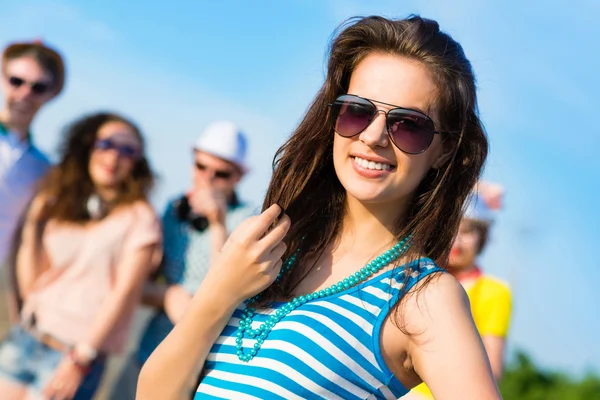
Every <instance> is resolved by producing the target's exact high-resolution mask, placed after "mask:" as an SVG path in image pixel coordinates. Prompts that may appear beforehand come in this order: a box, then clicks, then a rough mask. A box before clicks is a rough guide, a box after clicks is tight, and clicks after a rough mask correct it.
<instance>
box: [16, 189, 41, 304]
mask: <svg viewBox="0 0 600 400" xmlns="http://www.w3.org/2000/svg"><path fill="white" fill-rule="evenodd" d="M45 202H46V198H45V196H43V195H41V194H39V195H38V196H36V197H35V198H34V199H33V201H32V202H31V205H30V207H29V209H28V210H27V213H26V215H25V220H24V222H23V226H22V230H21V238H20V239H21V240H20V243H19V248H18V250H17V255H16V259H15V266H14V268H15V276H16V284H17V289H18V298H16V300H19V299H21V300H22V299H25V298H26V297H27V295H28V294H29V293H30V291H31V290H32V288H33V286H34V284H35V281H36V280H37V279H38V278H39V277H40V275H42V273H44V271H46V270H47V269H48V268H49V263H48V259H47V257H46V254H45V252H44V249H43V245H42V233H43V225H44V221H42V218H41V212H42V208H43V207H44V205H45Z"/></svg>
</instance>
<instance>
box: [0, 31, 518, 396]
mask: <svg viewBox="0 0 600 400" xmlns="http://www.w3.org/2000/svg"><path fill="white" fill-rule="evenodd" d="M65 71H66V69H65V65H64V63H63V58H62V57H61V55H60V53H59V52H58V51H56V50H55V49H53V48H51V47H49V46H47V45H46V44H44V43H41V42H24V43H16V44H12V45H10V46H9V47H7V48H6V49H5V50H4V52H3V54H2V93H3V96H4V98H3V104H2V106H1V109H0V262H1V263H2V264H3V269H4V271H5V272H6V276H7V278H6V279H9V283H10V285H9V286H10V290H9V293H8V294H7V295H8V296H9V302H8V304H9V308H10V309H9V315H10V319H11V321H10V322H11V328H10V332H9V333H8V335H7V336H6V337H5V338H4V339H3V341H2V342H1V343H0V393H3V397H2V398H5V399H25V398H52V399H70V398H75V399H91V398H93V397H94V394H95V393H96V392H97V389H98V387H99V385H100V383H101V381H102V377H103V374H104V371H105V368H106V366H107V361H108V360H109V359H110V357H111V356H113V355H115V354H119V353H121V352H123V350H124V346H125V343H126V341H127V340H128V337H129V334H130V331H131V324H132V320H133V316H134V313H135V311H136V309H137V307H138V306H139V305H140V304H144V305H146V306H148V307H150V308H151V309H152V310H154V311H153V314H152V316H151V317H150V318H149V320H148V322H147V325H146V326H145V328H144V329H143V333H142V335H141V337H140V338H139V340H138V343H137V345H136V346H135V349H134V351H133V352H132V353H131V354H129V355H128V357H127V360H126V362H125V363H124V365H123V367H122V370H121V371H120V373H119V376H118V378H117V380H116V382H115V384H114V385H113V388H112V394H111V395H110V398H114V399H134V398H135V392H136V382H137V377H138V374H139V372H140V369H141V366H142V365H143V364H144V362H145V361H146V360H147V359H148V357H149V356H150V354H151V353H152V352H153V350H154V349H155V348H156V347H157V346H158V344H159V343H160V342H161V341H162V340H163V339H164V338H165V337H166V336H167V334H168V333H169V332H170V331H171V330H172V329H173V327H174V324H176V323H177V321H178V319H179V318H181V316H182V314H183V313H184V311H185V309H186V306H187V304H188V302H189V301H190V300H191V298H192V296H193V294H194V293H195V291H196V289H197V288H198V286H199V285H200V283H201V282H202V280H203V278H204V276H205V274H206V273H207V271H208V269H209V268H210V266H211V258H213V257H215V255H216V254H218V252H219V250H220V249H221V247H222V246H223V244H224V243H225V241H226V239H227V235H228V233H229V232H231V230H232V229H233V228H234V227H235V226H237V225H238V224H239V223H241V222H242V221H243V220H244V219H246V218H247V217H249V216H251V215H252V214H253V213H254V212H255V211H256V208H255V207H253V206H251V205H249V204H246V203H245V202H243V201H242V200H241V197H240V196H239V195H238V193H237V187H238V184H239V182H240V181H241V180H242V179H243V177H244V175H245V174H246V173H247V172H248V171H249V166H248V165H247V162H246V153H247V145H248V137H247V136H246V134H245V133H244V132H243V131H242V129H240V127H238V126H237V125H236V123H235V122H231V121H215V122H213V123H211V124H210V125H208V126H206V127H204V129H203V130H202V131H201V132H198V138H197V141H196V142H195V143H194V145H193V147H192V148H191V149H190V148H186V147H182V148H181V152H182V154H186V153H187V154H188V156H189V160H190V169H191V171H192V174H191V175H192V181H191V182H190V183H189V186H188V189H187V190H186V191H185V192H184V193H179V194H173V197H172V200H171V201H169V202H168V204H167V206H166V208H165V210H164V211H162V213H160V216H157V214H156V212H155V210H154V209H153V207H152V206H151V205H150V203H149V199H148V196H149V194H150V191H151V189H152V187H153V183H154V180H155V176H154V172H153V168H152V166H151V163H150V160H149V159H148V157H147V154H146V148H145V140H144V134H143V132H141V131H140V129H139V128H138V127H137V125H136V123H135V122H134V121H131V120H129V119H128V118H127V117H125V116H123V115H118V114H114V113H107V112H96V113H92V114H89V115H84V116H81V117H80V118H78V119H76V120H74V121H72V122H71V123H70V124H69V125H68V126H67V127H66V129H65V133H64V137H63V138H62V145H61V147H60V155H59V159H58V161H57V163H56V164H54V165H52V164H51V163H50V161H49V159H48V158H47V156H46V155H45V154H44V153H43V152H42V151H40V150H39V149H38V147H36V144H35V139H36V137H35V134H34V133H33V132H31V126H32V123H33V122H34V120H35V118H36V115H37V113H38V112H39V110H40V109H42V108H43V107H44V106H45V105H46V104H47V103H48V102H50V101H52V100H53V99H55V98H56V97H57V96H59V95H60V94H61V91H62V90H63V86H64V83H65V79H66V73H65ZM158 168H159V169H160V166H158ZM182 172H183V171H182ZM501 199H502V188H501V187H499V186H497V185H490V184H484V183H482V184H480V185H479V187H478V189H477V190H476V191H475V192H474V193H473V195H472V198H471V201H470V203H469V204H470V207H469V208H468V209H467V210H466V214H465V217H464V219H463V222H462V223H461V226H460V230H459V233H458V236H457V238H456V240H455V244H454V247H453V249H452V251H451V254H450V263H449V265H450V268H451V272H452V273H453V274H454V275H455V276H456V277H457V278H458V279H459V281H460V282H461V283H463V285H464V287H465V290H466V291H467V294H468V296H469V298H470V300H471V308H472V313H473V316H474V319H475V322H476V325H477V327H478V329H479V331H480V333H481V335H482V338H483V342H484V344H485V347H486V350H487V352H488V355H489V357H490V361H491V365H492V368H493V370H494V374H495V376H496V377H497V378H500V376H501V374H502V365H503V353H504V344H505V338H506V335H507V333H508V328H509V322H510V312H511V296H510V291H509V289H508V287H507V286H506V285H505V284H504V283H502V282H501V281H499V280H497V279H495V278H493V277H489V276H487V275H486V274H484V273H483V272H482V270H481V269H480V267H479V266H478V264H477V256H478V255H479V254H480V253H481V252H482V251H483V249H484V248H485V246H486V243H487V238H488V237H489V230H490V227H491V226H492V223H493V221H494V218H495V211H496V210H497V209H498V208H499V207H500V205H501ZM199 374H200V367H199V369H198V370H197V371H192V373H191V375H190V377H189V381H190V388H192V387H193V385H194V384H195V383H196V381H197V379H198V376H199ZM28 396H29V397H28ZM410 396H413V398H430V394H429V392H428V390H427V388H426V387H425V386H424V385H421V386H419V387H417V388H416V389H415V390H414V391H413V392H412V393H411V395H410Z"/></svg>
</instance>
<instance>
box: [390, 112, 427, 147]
mask: <svg viewBox="0 0 600 400" xmlns="http://www.w3.org/2000/svg"><path fill="white" fill-rule="evenodd" d="M387 127H388V131H389V133H390V137H391V138H392V140H393V142H394V144H395V145H396V146H397V147H398V148H399V149H400V150H402V151H404V152H405V153H409V154H418V153H422V152H424V151H425V150H427V148H428V147H429V146H430V145H431V142H432V141H433V137H434V135H435V128H434V126H433V121H432V120H431V119H430V118H428V117H427V116H425V115H423V114H421V113H419V112H416V111H411V110H391V111H390V112H389V114H388V117H387Z"/></svg>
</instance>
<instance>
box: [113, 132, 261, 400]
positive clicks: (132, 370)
mask: <svg viewBox="0 0 600 400" xmlns="http://www.w3.org/2000/svg"><path fill="white" fill-rule="evenodd" d="M246 153H247V139H246V136H245V135H244V133H243V132H242V131H241V130H240V129H239V128H238V127H237V126H236V125H235V124H233V123H231V122H229V121H218V122H214V123H212V124H210V125H209V126H208V127H207V128H206V129H205V130H204V131H203V132H202V134H201V135H200V137H199V138H198V140H197V141H196V143H195V144H194V147H193V160H192V184H191V188H190V189H189V190H188V191H187V192H186V193H185V194H184V195H181V196H178V197H177V198H176V199H175V200H173V201H171V202H170V203H169V205H168V206H167V209H166V211H165V213H164V216H163V237H164V245H163V262H162V264H161V268H160V271H159V277H160V279H159V280H158V281H155V282H150V283H149V284H148V285H147V287H146V289H145V293H144V302H145V303H146V304H147V305H150V306H152V307H154V308H156V312H155V314H154V316H153V317H152V318H151V319H150V322H149V324H148V326H147V328H146V330H145V331H144V333H143V335H142V340H141V343H140V345H139V348H138V350H137V351H136V352H135V353H134V354H133V355H132V356H131V357H130V359H129V360H128V362H127V363H126V365H125V367H124V369H123V371H122V373H121V376H120V378H119V379H118V381H117V383H116V385H115V387H114V390H113V397H112V398H118V399H124V400H127V399H135V388H136V382H137V376H138V374H139V371H140V369H141V366H142V365H143V364H144V362H145V361H146V360H147V359H148V357H149V356H150V354H151V353H152V351H154V349H155V348H156V347H157V346H158V345H159V344H160V342H161V341H162V340H163V339H164V338H165V337H166V336H167V335H168V333H169V332H170V331H171V329H172V328H173V325H174V323H176V322H177V320H178V319H179V318H180V317H181V315H182V314H183V312H184V311H185V308H186V306H187V304H188V302H189V301H190V300H191V298H192V296H193V294H194V293H195V291H196V289H197V288H198V286H200V283H201V282H202V280H203V279H204V276H205V275H206V273H207V272H208V269H209V268H210V265H211V257H214V256H215V255H216V254H218V252H219V251H220V250H221V248H222V247H223V245H224V244H225V241H226V239H227V234H228V232H231V231H232V230H233V229H234V228H235V227H236V226H237V225H238V224H240V223H241V222H242V221H243V220H244V219H246V218H248V217H250V216H251V215H252V214H254V212H255V210H254V208H253V207H250V206H248V205H245V204H243V203H241V202H240V201H239V199H238V196H237V194H236V191H235V189H236V187H237V184H238V183H239V182H240V180H241V179H242V177H243V176H244V174H246V173H247V172H248V166H247V164H246Z"/></svg>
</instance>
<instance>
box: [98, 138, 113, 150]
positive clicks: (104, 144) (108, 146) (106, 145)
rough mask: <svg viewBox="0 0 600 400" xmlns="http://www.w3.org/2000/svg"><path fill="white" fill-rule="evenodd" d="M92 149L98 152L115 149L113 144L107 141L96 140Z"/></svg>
mask: <svg viewBox="0 0 600 400" xmlns="http://www.w3.org/2000/svg"><path fill="white" fill-rule="evenodd" d="M94 148H96V149H98V150H112V149H114V148H115V146H114V144H113V142H111V141H110V140H109V139H99V140H96V144H95V145H94Z"/></svg>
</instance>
